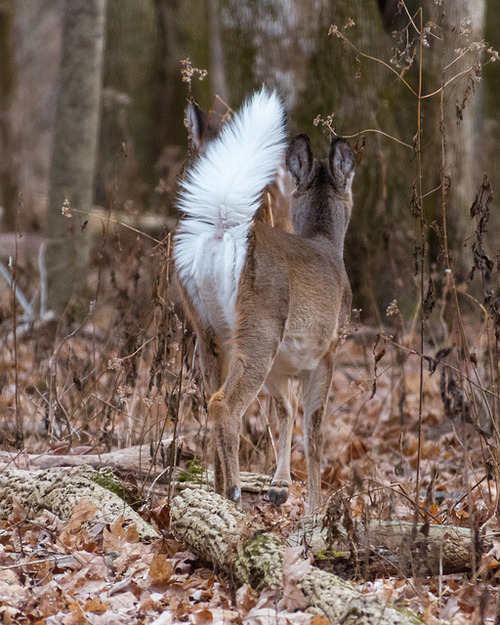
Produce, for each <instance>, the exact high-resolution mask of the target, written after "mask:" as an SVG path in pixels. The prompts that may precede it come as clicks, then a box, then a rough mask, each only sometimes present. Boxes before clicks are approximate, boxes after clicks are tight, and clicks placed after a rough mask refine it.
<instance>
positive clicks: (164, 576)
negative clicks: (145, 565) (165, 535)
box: [149, 553, 173, 582]
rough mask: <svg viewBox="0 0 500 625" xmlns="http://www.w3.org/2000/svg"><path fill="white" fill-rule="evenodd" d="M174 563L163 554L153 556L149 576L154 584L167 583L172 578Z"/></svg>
mask: <svg viewBox="0 0 500 625" xmlns="http://www.w3.org/2000/svg"><path fill="white" fill-rule="evenodd" d="M172 573H173V567H172V562H171V561H170V560H169V559H168V557H167V556H166V555H165V554H163V553H158V554H156V555H155V556H153V559H152V560H151V565H150V567H149V576H150V577H151V580H152V581H153V582H166V581H168V580H169V579H170V578H171V577H172Z"/></svg>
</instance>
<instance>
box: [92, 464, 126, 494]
mask: <svg viewBox="0 0 500 625" xmlns="http://www.w3.org/2000/svg"><path fill="white" fill-rule="evenodd" d="M92 481H93V482H95V483H96V484H98V485H99V486H102V488H105V489H106V490H109V491H110V492H112V493H114V494H115V495H117V496H118V497H120V499H124V500H125V499H126V489H125V488H124V486H123V484H122V483H121V482H120V481H119V480H118V478H117V477H116V476H115V475H114V474H113V472H112V471H111V470H110V469H101V470H100V471H96V473H95V475H94V477H92Z"/></svg>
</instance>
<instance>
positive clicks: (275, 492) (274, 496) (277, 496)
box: [267, 482, 289, 506]
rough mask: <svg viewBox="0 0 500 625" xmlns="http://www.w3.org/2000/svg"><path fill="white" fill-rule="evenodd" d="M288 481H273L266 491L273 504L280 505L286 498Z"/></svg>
mask: <svg viewBox="0 0 500 625" xmlns="http://www.w3.org/2000/svg"><path fill="white" fill-rule="evenodd" d="M288 486H289V484H288V482H273V483H272V484H271V487H270V488H269V490H268V491H267V496H268V497H269V501H270V502H271V503H273V504H274V505H275V506H281V504H282V503H285V501H286V500H287V499H288Z"/></svg>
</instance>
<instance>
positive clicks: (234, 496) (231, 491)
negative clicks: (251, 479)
mask: <svg viewBox="0 0 500 625" xmlns="http://www.w3.org/2000/svg"><path fill="white" fill-rule="evenodd" d="M226 496H227V498H228V499H230V500H231V501H234V502H235V503H238V502H239V501H240V499H241V492H240V489H239V488H238V487H237V486H236V485H234V486H231V487H230V488H228V489H227V491H226Z"/></svg>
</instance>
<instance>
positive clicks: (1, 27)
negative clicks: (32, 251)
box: [0, 0, 18, 230]
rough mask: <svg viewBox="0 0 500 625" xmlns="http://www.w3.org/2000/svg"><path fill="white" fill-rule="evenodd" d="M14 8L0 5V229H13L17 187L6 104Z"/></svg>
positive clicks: (10, 76) (12, 77)
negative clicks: (1, 210)
mask: <svg viewBox="0 0 500 625" xmlns="http://www.w3.org/2000/svg"><path fill="white" fill-rule="evenodd" d="M13 18H14V5H13V3H12V0H7V1H6V2H4V3H3V5H1V6H0V59H1V61H0V204H1V205H2V207H3V215H1V214H0V220H1V225H2V226H3V228H4V230H14V229H15V225H16V208H17V196H18V185H17V176H16V171H15V163H14V159H13V150H12V135H11V131H10V127H11V124H10V119H9V117H10V115H9V112H10V105H11V102H12V96H13V94H14V89H15V74H16V70H15V62H14V49H13V45H12V25H13Z"/></svg>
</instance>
